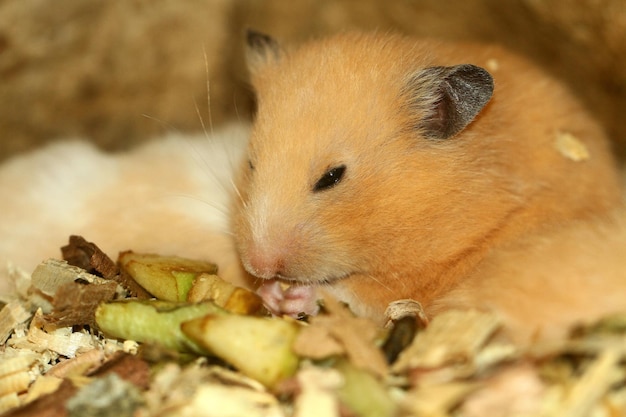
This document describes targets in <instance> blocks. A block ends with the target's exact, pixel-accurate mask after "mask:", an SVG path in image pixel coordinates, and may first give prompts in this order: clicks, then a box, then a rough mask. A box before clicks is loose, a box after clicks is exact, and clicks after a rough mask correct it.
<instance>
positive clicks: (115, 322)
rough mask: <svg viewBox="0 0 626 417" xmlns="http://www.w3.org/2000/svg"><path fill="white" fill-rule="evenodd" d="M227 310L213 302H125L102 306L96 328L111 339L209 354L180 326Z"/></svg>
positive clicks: (97, 315)
mask: <svg viewBox="0 0 626 417" xmlns="http://www.w3.org/2000/svg"><path fill="white" fill-rule="evenodd" d="M223 312H224V310H222V309H221V308H220V307H218V306H216V305H215V304H213V303H211V302H203V303H198V304H179V303H173V302H167V301H159V300H142V301H137V300H124V301H115V302H111V303H104V304H101V305H100V306H99V307H98V309H97V310H96V324H97V325H98V327H99V328H100V330H101V331H102V332H103V333H105V334H106V335H108V336H110V337H115V338H119V339H130V340H135V341H138V342H143V343H155V344H159V345H161V346H163V347H165V348H167V349H172V350H176V351H179V352H194V353H200V354H206V353H208V352H207V351H206V350H205V349H203V348H202V347H200V346H198V345H197V344H196V343H194V341H193V340H190V339H189V338H188V337H187V336H185V335H184V334H183V333H182V332H181V329H180V325H181V323H183V322H185V321H188V320H191V319H194V318H197V317H202V316H205V315H207V314H222V313H223Z"/></svg>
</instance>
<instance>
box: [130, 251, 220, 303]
mask: <svg viewBox="0 0 626 417" xmlns="http://www.w3.org/2000/svg"><path fill="white" fill-rule="evenodd" d="M118 261H119V263H120V266H121V267H122V268H123V269H124V270H126V271H127V272H128V273H129V274H130V275H131V276H132V277H133V279H134V280H135V281H137V283H138V284H139V285H141V286H142V287H143V288H145V289H146V290H147V291H148V292H149V293H150V294H152V295H154V296H155V297H156V298H158V299H160V300H167V301H186V300H187V293H188V292H189V290H190V289H191V287H192V284H193V281H194V280H195V279H196V277H197V276H198V275H200V274H202V273H207V274H215V273H216V272H217V266H216V265H215V264H213V263H210V262H204V261H196V260H192V259H185V258H180V257H178V256H160V255H154V254H142V253H135V252H132V251H127V252H122V253H120V256H119V259H118Z"/></svg>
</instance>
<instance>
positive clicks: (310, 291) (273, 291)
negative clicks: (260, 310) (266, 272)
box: [257, 279, 319, 318]
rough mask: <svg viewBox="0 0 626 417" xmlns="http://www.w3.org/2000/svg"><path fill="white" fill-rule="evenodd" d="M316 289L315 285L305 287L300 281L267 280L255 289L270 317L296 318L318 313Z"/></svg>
mask: <svg viewBox="0 0 626 417" xmlns="http://www.w3.org/2000/svg"><path fill="white" fill-rule="evenodd" d="M316 289H317V285H315V284H310V285H307V284H303V283H302V282H301V281H295V280H291V281H287V282H285V281H284V280H279V279H269V280H266V281H265V282H264V283H263V284H262V285H261V286H260V287H259V288H258V289H257V294H259V296H261V298H262V299H263V304H264V305H265V308H267V310H269V312H270V313H272V315H274V316H284V315H287V316H290V317H294V318H298V317H301V316H303V315H308V316H311V315H315V314H317V313H318V311H319V305H318V303H317V298H318V297H317V291H316Z"/></svg>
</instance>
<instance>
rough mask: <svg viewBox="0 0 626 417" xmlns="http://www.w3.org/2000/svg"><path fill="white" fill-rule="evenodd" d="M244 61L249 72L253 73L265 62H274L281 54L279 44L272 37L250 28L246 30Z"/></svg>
mask: <svg viewBox="0 0 626 417" xmlns="http://www.w3.org/2000/svg"><path fill="white" fill-rule="evenodd" d="M246 44H247V48H246V61H247V64H248V69H249V70H250V72H251V73H253V74H254V73H255V72H257V71H258V70H260V69H261V68H262V67H264V66H265V65H266V64H270V63H272V62H276V61H278V60H279V59H280V57H281V56H282V50H281V48H280V45H279V44H278V42H276V40H274V38H272V37H271V36H269V35H266V34H264V33H261V32H257V31H255V30H252V29H248V30H247V31H246Z"/></svg>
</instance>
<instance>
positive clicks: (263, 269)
mask: <svg viewBox="0 0 626 417" xmlns="http://www.w3.org/2000/svg"><path fill="white" fill-rule="evenodd" d="M286 258H287V256H286V254H285V253H284V251H283V250H280V249H279V250H272V249H270V248H261V247H259V246H258V245H251V247H250V248H249V249H248V251H247V254H246V255H245V256H244V257H243V263H244V267H245V268H246V270H247V271H248V272H249V273H250V274H252V275H254V276H255V277H258V278H263V279H272V278H277V277H285V266H286Z"/></svg>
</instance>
